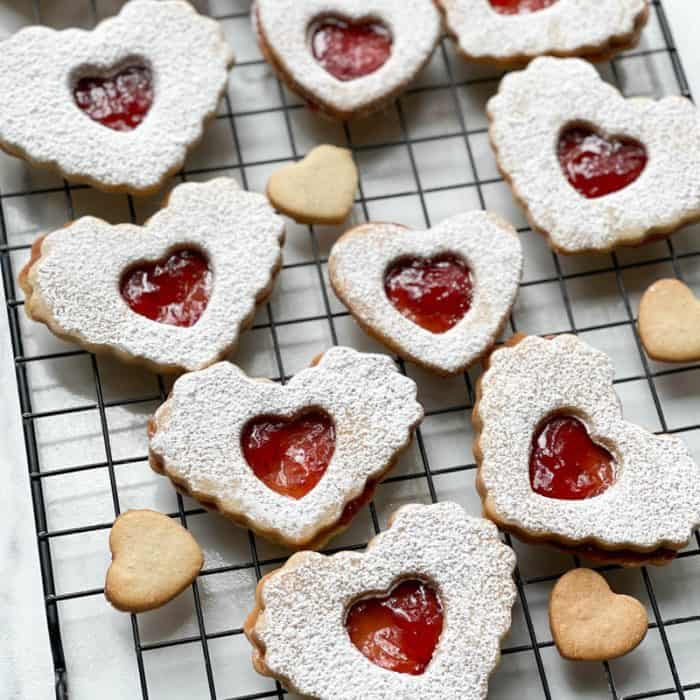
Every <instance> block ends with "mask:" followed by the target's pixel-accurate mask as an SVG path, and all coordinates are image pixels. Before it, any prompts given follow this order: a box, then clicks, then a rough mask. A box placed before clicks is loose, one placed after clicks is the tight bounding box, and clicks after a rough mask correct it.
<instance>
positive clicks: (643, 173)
mask: <svg viewBox="0 0 700 700" xmlns="http://www.w3.org/2000/svg"><path fill="white" fill-rule="evenodd" d="M562 1H563V0H562ZM488 114H489V117H490V119H491V128H490V136H491V142H492V144H493V147H494V149H495V151H496V157H497V160H498V164H499V167H500V169H501V172H502V173H503V176H504V177H505V178H506V180H507V181H508V182H509V184H510V186H511V187H512V189H513V193H514V195H515V197H516V198H517V199H518V200H519V202H520V203H521V204H522V205H523V207H525V210H526V212H527V215H528V217H529V219H530V223H531V224H532V227H533V229H535V230H536V231H539V232H540V233H543V234H545V235H546V236H547V238H548V239H549V242H550V245H551V246H552V247H553V248H554V249H555V250H557V251H560V252H562V253H587V252H605V251H609V250H611V249H612V248H615V247H616V246H620V245H636V244H639V243H643V242H645V241H647V240H649V239H652V238H655V237H660V236H666V235H669V234H671V233H673V232H674V231H675V230H676V229H678V228H679V227H680V226H682V225H684V224H686V223H688V222H690V221H693V220H696V219H698V218H699V217H700V146H699V145H698V144H700V119H699V118H698V112H697V109H696V108H695V106H694V105H693V104H692V103H691V102H690V101H689V100H687V99H685V98H683V97H666V98H664V99H662V100H659V101H653V100H650V99H640V98H635V99H625V98H624V97H622V96H621V95H620V93H619V92H618V91H617V90H616V89H615V88H614V87H612V86H611V85H609V84H607V83H605V82H604V81H603V80H602V79H601V78H600V76H599V75H598V73H597V72H596V70H595V69H594V68H593V67H592V66H591V65H590V64H589V63H586V62H585V61H581V60H578V59H557V58H538V59H535V60H534V61H533V62H532V63H531V64H530V65H529V67H528V68H527V69H525V70H524V71H520V72H517V73H510V74H509V75H507V76H506V77H505V78H504V79H503V81H502V82H501V85H500V88H499V91H498V94H497V95H496V96H495V97H493V98H492V99H491V100H490V101H489V103H488Z"/></svg>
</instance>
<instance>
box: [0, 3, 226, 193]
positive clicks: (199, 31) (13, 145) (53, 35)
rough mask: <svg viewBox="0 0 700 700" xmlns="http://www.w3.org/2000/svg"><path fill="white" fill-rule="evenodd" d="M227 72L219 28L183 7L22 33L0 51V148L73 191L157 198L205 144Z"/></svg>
mask: <svg viewBox="0 0 700 700" xmlns="http://www.w3.org/2000/svg"><path fill="white" fill-rule="evenodd" d="M232 64H233V54H232V52H231V49H230V47H229V46H228V44H227V43H226V41H225V39H224V36H223V33H222V31H221V28H220V26H219V24H218V23H217V22H214V21H213V20H211V19H209V18H207V17H202V16H201V15H198V14H197V13H196V12H195V11H194V10H193V8H192V7H191V6H190V5H189V4H188V3H186V2H157V1H156V0H132V1H131V2H128V3H126V4H125V5H124V8H123V9H122V11H121V12H120V14H119V15H118V16H116V17H114V18H111V19H108V20H105V21H104V22H102V23H100V24H99V25H98V26H97V27H96V28H95V29H94V30H93V31H89V32H87V31H84V30H81V29H67V30H65V31H54V30H53V29H49V28H47V27H29V28H27V29H23V30H21V31H19V32H17V34H15V35H14V36H12V37H10V38H9V39H7V40H6V41H3V42H2V50H1V51H0V94H2V95H3V100H2V104H1V105H0V147H2V148H3V149H4V150H6V151H7V152H9V153H11V154H13V155H16V156H19V157H21V158H25V159H27V160H28V161H30V162H31V163H34V164H36V165H41V166H49V167H54V168H56V169H58V170H59V172H60V173H61V174H62V175H63V176H64V177H66V178H67V179H69V180H71V181H73V182H87V183H89V184H91V185H94V186H95V187H99V188H101V189H104V190H108V191H126V192H132V193H138V194H145V193H148V192H153V191H155V190H157V189H158V188H160V186H161V184H162V183H163V182H164V180H165V179H166V178H167V177H168V176H169V175H171V174H173V173H174V172H176V171H177V170H178V169H179V168H180V167H181V166H182V163H183V162H184V160H185V156H186V154H187V151H188V150H189V148H190V147H192V146H193V145H194V144H196V143H197V142H198V141H199V140H200V139H201V137H202V131H203V128H204V124H205V123H206V122H207V121H208V120H209V119H211V118H212V117H214V115H215V113H216V109H217V106H218V103H219V100H220V98H221V95H222V94H223V92H224V90H225V87H226V81H227V76H228V71H229V68H230V67H231V65H232ZM37 134H40V135H41V138H37Z"/></svg>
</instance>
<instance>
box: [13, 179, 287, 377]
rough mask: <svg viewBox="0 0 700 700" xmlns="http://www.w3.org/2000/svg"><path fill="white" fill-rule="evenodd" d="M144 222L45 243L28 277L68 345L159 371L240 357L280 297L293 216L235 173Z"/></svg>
mask: <svg viewBox="0 0 700 700" xmlns="http://www.w3.org/2000/svg"><path fill="white" fill-rule="evenodd" d="M166 204H167V206H165V208H163V209H161V210H160V211H159V212H158V213H157V214H155V215H154V216H153V217H152V218H151V219H149V220H148V222H146V224H144V225H143V226H136V225H133V224H120V225H117V226H113V225H111V224H109V223H108V222H106V221H102V220H101V219H96V218H94V217H91V216H87V217H83V218H81V219H78V220H77V221H74V222H73V223H71V224H70V225H68V226H66V227H64V228H62V229H59V230H58V231H54V232H53V233H50V234H48V235H46V236H42V237H41V238H39V239H38V240H37V241H36V242H35V243H34V245H33V247H32V254H31V258H30V260H29V262H28V263H27V264H26V265H25V267H24V269H23V270H22V272H21V273H20V276H19V281H20V284H21V286H22V289H23V291H24V294H25V305H24V309H25V311H26V313H27V315H28V316H29V317H30V318H31V319H33V320H35V321H40V322H42V323H45V324H46V325H47V326H48V327H49V329H50V330H51V331H53V332H54V333H55V334H56V335H58V336H59V337H61V338H64V339H66V340H69V341H73V342H75V343H78V344H79V345H81V346H82V347H84V348H85V349H87V350H90V351H93V352H105V353H110V354H113V355H115V356H116V357H118V358H119V359H121V360H124V361H127V362H135V363H138V364H140V365H143V366H145V367H147V368H149V369H151V370H154V371H157V372H181V371H185V370H194V369H200V368H202V367H206V366H208V365H211V364H213V363H214V362H216V361H217V360H219V359H221V358H222V357H223V356H224V355H226V354H228V353H229V352H231V351H232V350H233V349H234V348H235V346H236V345H237V343H238V339H239V337H240V334H241V333H242V331H243V330H245V328H247V327H248V326H249V325H250V324H251V323H252V320H253V316H254V313H255V309H256V306H257V305H258V304H261V303H262V302H263V301H264V300H265V299H267V298H268V297H269V295H270V294H271V292H272V286H273V283H274V280H275V277H276V275H277V272H278V271H279V269H280V266H281V246H282V241H283V240H284V221H283V219H282V218H281V217H280V216H277V215H276V214H275V213H274V211H273V209H272V207H271V206H270V204H269V202H268V201H267V199H266V198H265V197H264V196H263V195H260V194H254V193H252V192H245V191H243V190H241V188H240V187H239V186H238V184H237V183H236V181H235V180H233V179H232V178H226V177H222V178H215V179H214V180H210V181H208V182H202V183H199V182H186V183H183V184H180V185H178V186H177V187H175V188H174V189H173V190H172V192H171V193H170V196H169V198H168V200H167V203H166Z"/></svg>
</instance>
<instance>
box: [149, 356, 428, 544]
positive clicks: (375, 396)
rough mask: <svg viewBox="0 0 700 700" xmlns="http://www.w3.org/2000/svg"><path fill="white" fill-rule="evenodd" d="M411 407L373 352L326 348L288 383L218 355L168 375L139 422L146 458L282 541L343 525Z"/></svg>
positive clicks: (306, 539) (418, 410)
mask: <svg viewBox="0 0 700 700" xmlns="http://www.w3.org/2000/svg"><path fill="white" fill-rule="evenodd" d="M422 417H423V409H422V407H421V405H420V404H419V403H418V402H417V401H416V385H415V384H414V382H413V381H412V380H411V379H409V378H408V377H405V376H403V375H401V374H399V372H398V371H397V369H396V366H395V365H394V363H393V362H392V361H391V359H390V358H389V357H386V356H385V355H368V354H363V353H359V352H356V351H355V350H351V349H350V348H342V347H336V348H331V349H330V350H328V351H327V352H325V353H324V354H323V355H322V356H321V358H320V359H319V360H318V361H317V362H316V363H315V364H314V365H312V366H311V367H309V368H308V369H305V370H303V371H302V372H299V373H298V374H297V375H296V376H294V377H293V378H292V379H291V380H290V381H289V383H288V384H286V385H284V386H282V385H280V384H276V383H273V382H267V381H261V380H260V379H251V378H249V377H247V376H246V375H245V374H244V373H243V372H242V371H241V370H240V369H239V368H238V367H236V366H235V365H232V364H230V363H225V362H221V363H218V364H216V365H214V366H213V367H210V368H209V369H207V370H204V371H201V372H192V373H191V374H187V375H185V376H183V377H180V379H178V380H177V381H176V382H175V386H174V387H173V390H172V393H171V395H170V398H169V399H168V400H167V401H166V402H165V403H164V404H163V405H162V406H161V407H160V408H159V409H158V411H157V412H156V414H155V416H154V417H153V418H152V419H151V422H150V424H149V433H150V459H151V466H152V467H153V468H154V469H155V470H156V471H158V472H160V473H162V474H165V475H166V476H168V477H169V478H170V479H171V480H172V481H173V482H174V483H175V484H176V485H177V486H178V488H180V489H181V490H183V491H185V492H186V493H188V494H190V495H191V496H193V497H194V498H196V499H198V500H199V501H201V502H202V503H203V504H204V505H205V506H208V507H211V508H215V509H217V510H218V511H220V512H221V513H222V514H223V515H225V516H226V517H227V518H230V519H231V520H233V521H234V522H236V523H238V524H240V525H243V526H245V527H250V528H252V529H253V530H255V531H256V532H258V533H259V534H261V535H263V536H265V537H268V538H270V539H272V540H273V541H276V542H280V543H281V544H284V545H286V546H288V547H290V548H294V549H300V548H307V549H316V548H319V547H321V546H322V545H323V544H324V543H325V542H327V541H328V540H329V539H330V538H331V537H333V536H334V535H335V534H336V533H337V532H339V531H341V530H343V529H344V528H345V527H347V526H348V525H349V523H350V521H351V520H352V518H353V517H354V515H355V514H356V513H357V512H358V510H359V509H360V507H361V506H362V505H364V504H365V503H367V501H369V499H370V498H371V496H372V493H373V492H374V488H375V487H376V485H377V482H378V481H379V480H381V479H382V477H383V476H384V474H385V473H386V472H387V471H388V470H389V469H391V467H392V466H393V465H394V464H395V462H396V460H397V459H398V457H399V455H400V453H401V452H402V451H403V450H404V449H405V448H406V447H407V446H408V444H409V442H410V440H411V437H412V434H413V430H414V428H415V427H416V426H417V425H418V423H419V422H420V420H421V419H422Z"/></svg>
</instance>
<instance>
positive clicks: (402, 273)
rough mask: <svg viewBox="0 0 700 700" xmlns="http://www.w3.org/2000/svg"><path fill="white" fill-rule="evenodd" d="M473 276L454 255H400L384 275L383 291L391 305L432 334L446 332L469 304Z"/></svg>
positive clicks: (459, 318)
mask: <svg viewBox="0 0 700 700" xmlns="http://www.w3.org/2000/svg"><path fill="white" fill-rule="evenodd" d="M472 288H473V285H472V275H471V271H470V270H469V266H468V265H467V264H466V262H464V260H462V259H461V258H459V257H457V256H456V255H451V254H445V255H438V256H436V257H434V258H418V257H407V258H400V259H399V260H397V261H396V262H394V263H393V264H391V265H390V266H389V268H388V269H387V271H386V273H385V275H384V291H385V292H386V295H387V297H388V298H389V301H390V302H391V303H392V304H393V305H394V307H395V308H396V309H397V310H398V311H399V312H400V313H401V314H403V315H404V316H405V317H406V318H408V319H410V320H411V321H413V323H415V324H417V325H419V326H422V327H423V328H425V329H426V330H428V331H430V332H431V333H445V332H446V331H449V330H450V328H452V327H454V326H455V325H457V323H459V322H460V321H461V320H462V318H464V315H465V314H466V313H467V312H468V311H469V309H470V308H471V304H472Z"/></svg>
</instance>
